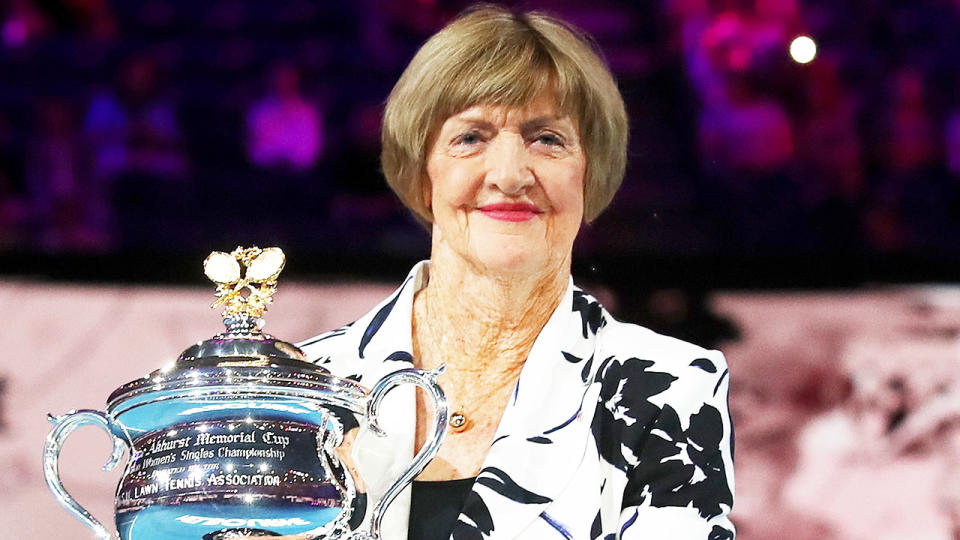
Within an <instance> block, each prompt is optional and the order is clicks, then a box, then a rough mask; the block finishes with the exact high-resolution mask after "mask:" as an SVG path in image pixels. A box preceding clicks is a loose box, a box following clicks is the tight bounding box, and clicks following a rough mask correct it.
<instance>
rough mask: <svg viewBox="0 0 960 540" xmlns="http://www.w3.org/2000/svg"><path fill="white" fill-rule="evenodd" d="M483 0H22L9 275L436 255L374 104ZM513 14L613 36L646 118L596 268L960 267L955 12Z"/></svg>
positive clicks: (884, 273)
mask: <svg viewBox="0 0 960 540" xmlns="http://www.w3.org/2000/svg"><path fill="white" fill-rule="evenodd" d="M467 5H468V3H467V2H459V1H440V0H399V1H393V2H375V1H372V0H365V1H357V2H336V3H330V2H312V1H309V0H278V1H276V2H267V3H264V2H253V1H248V0H217V1H212V2H200V3H198V2H194V1H185V0H145V1H142V2H118V1H110V0H44V1H29V0H8V1H7V2H6V5H5V7H4V8H3V11H2V12H0V73H2V76H0V257H2V260H3V261H4V262H5V263H6V264H5V265H3V266H4V268H0V271H6V272H24V271H28V272H34V273H45V272H48V271H47V270H44V268H47V267H49V266H51V265H50V264H49V263H50V262H51V259H52V261H53V262H57V261H60V260H64V259H63V257H81V258H82V259H84V260H87V259H89V258H90V257H93V258H94V259H96V258H97V257H110V256H112V255H121V256H120V257H116V258H114V259H111V260H116V261H131V260H133V259H131V258H129V257H123V255H130V254H136V253H139V254H142V253H145V252H150V253H163V254H165V255H167V256H170V257H174V258H176V257H179V256H184V255H185V256H187V257H190V258H195V256H196V254H197V253H203V252H206V251H209V250H210V249H212V248H214V247H218V248H223V249H227V248H225V247H224V246H227V247H229V246H233V245H235V244H237V243H253V242H258V243H261V244H270V243H272V244H279V245H283V246H284V247H286V248H287V249H288V250H291V249H292V250H294V251H299V252H301V253H305V254H310V255H311V259H312V260H315V261H316V262H314V263H311V266H310V267H309V268H308V269H307V270H308V271H310V272H315V273H338V272H342V267H343V266H344V261H345V260H348V259H349V260H367V259H370V258H372V259H371V260H379V261H396V262H397V264H396V265H395V266H394V267H395V268H403V267H405V266H406V264H407V263H408V262H409V261H411V260H414V259H417V258H422V257H423V256H425V254H426V253H427V247H428V237H427V235H426V233H425V232H424V231H423V230H422V229H421V228H420V227H419V226H418V225H417V224H416V223H415V222H414V221H413V220H412V219H411V218H410V217H409V216H408V215H407V212H406V211H405V210H404V209H403V208H402V207H401V206H400V205H399V204H398V203H397V202H396V201H395V200H394V198H393V197H392V196H391V195H390V194H389V192H388V191H387V188H386V187H385V184H384V182H383V180H382V177H381V174H380V173H379V165H378V127H379V121H380V114H381V110H382V105H383V102H384V100H385V98H386V95H387V93H388V92H389V89H390V88H391V86H392V84H393V83H394V82H395V81H396V79H397V77H398V76H399V74H400V72H401V71H402V69H403V67H404V66H405V65H406V63H407V62H408V61H409V59H410V58H411V56H412V55H413V53H414V51H415V50H416V48H417V47H418V46H419V44H420V43H422V42H423V41H424V40H425V39H426V38H427V37H428V36H429V35H430V34H431V33H433V32H435V31H436V30H437V29H439V28H440V27H441V26H442V25H443V24H444V23H446V22H447V21H449V20H450V19H451V18H452V17H453V16H455V15H456V14H457V13H458V12H459V11H460V10H462V9H463V8H464V7H466V6H467ZM510 5H515V4H514V3H510ZM516 5H518V6H519V7H522V8H524V9H529V8H542V9H547V10H549V11H551V12H553V13H555V14H557V15H559V16H561V17H563V18H565V19H567V20H569V21H571V22H573V23H575V24H577V25H579V26H580V27H582V28H584V29H585V30H587V31H588V32H590V33H591V34H592V35H593V36H595V37H596V39H597V42H598V44H599V45H600V47H601V49H602V50H603V52H604V54H605V55H606V57H607V59H608V60H609V62H610V64H611V66H612V68H613V70H614V72H615V73H616V76H617V77H618V79H619V81H620V85H621V88H622V91H623V93H624V96H625V97H626V100H627V103H628V107H629V112H630V116H631V121H632V130H631V141H630V165H629V169H628V173H627V178H626V181H625V182H624V185H623V188H622V190H621V192H620V193H619V194H618V197H617V199H616V200H615V203H614V205H613V207H612V208H611V209H610V210H609V211H608V212H607V213H606V214H605V215H603V216H602V217H601V218H600V219H599V220H598V221H597V222H596V223H595V224H594V225H593V226H591V227H587V228H585V230H584V231H583V233H582V234H581V236H580V238H579V240H578V243H577V247H576V250H577V253H578V255H580V257H579V260H580V261H585V262H583V263H581V264H582V268H580V270H582V271H583V272H581V273H584V272H585V273H588V274H590V275H591V277H592V278H593V279H596V280H599V281H617V280H618V279H620V280H621V281H623V279H624V277H623V276H619V278H618V275H617V274H618V272H619V271H618V270H616V269H618V268H621V267H622V266H623V265H621V264H619V261H622V260H627V261H629V262H632V263H634V264H631V265H628V266H632V267H637V266H638V265H642V264H643V263H644V262H649V261H651V260H656V261H660V262H663V261H667V262H668V263H669V262H670V261H674V263H673V264H674V265H675V266H676V267H680V268H685V269H686V270H685V271H684V272H683V273H681V274H679V276H680V277H677V276H678V274H677V273H676V272H674V271H672V270H671V271H669V272H666V271H665V272H662V273H661V274H659V275H660V276H661V277H662V278H663V279H664V280H666V281H670V282H671V283H675V284H680V285H683V284H686V283H689V282H690V281H703V280H706V281H707V282H708V285H711V284H716V283H715V282H716V281H717V278H716V277H715V276H716V274H717V272H720V273H722V274H723V275H724V276H725V278H724V279H720V281H721V283H720V284H723V285H735V286H740V285H746V286H749V285H756V284H762V283H763V282H764V279H767V280H770V279H772V280H773V281H774V282H776V283H788V284H789V283H793V282H795V281H796V280H799V281H800V282H804V281H807V282H811V283H814V284H835V283H837V282H849V281H851V280H852V281H858V280H860V279H862V278H863V276H864V272H866V273H867V275H868V277H870V278H876V279H881V280H889V279H894V280H904V279H906V280H914V279H918V278H919V279H930V278H939V279H943V278H944V277H945V276H948V277H949V276H953V277H954V278H955V273H954V272H955V271H957V270H960V235H958V234H957V231H958V230H960V181H958V180H960V98H958V96H960V92H958V90H960V69H958V65H960V64H958V60H960V37H958V36H960V33H958V32H956V29H957V28H960V2H957V1H955V0H953V1H951V0H918V1H912V2H894V1H892V0H880V1H870V2H830V1H826V0H662V1H658V2H609V1H603V0H601V1H596V2H590V3H589V4H584V3H582V2H572V1H560V2H524V3H522V4H516ZM800 35H809V36H812V37H813V39H814V40H815V42H816V44H817V46H818V54H817V56H816V58H815V59H814V60H813V61H812V62H810V63H807V64H801V63H799V62H797V61H795V60H793V59H792V58H791V56H790V54H789V46H790V43H791V41H792V40H793V39H794V38H795V37H797V36H800ZM318 255H335V256H334V257H323V256H318ZM364 258H367V259H364ZM37 260H39V261H41V262H37V263H35V264H33V263H29V262H25V261H37ZM731 260H732V261H741V262H742V261H750V262H752V263H755V265H759V266H754V265H752V266H754V267H755V268H756V271H753V272H743V271H742V270H740V268H739V267H738V268H731V267H730V265H729V264H724V263H723V262H717V261H726V262H729V261H731ZM676 261H680V262H676ZM907 263H911V264H912V266H909V267H908V266H906V265H907ZM917 263H921V264H917ZM44 265H46V266H44ZM89 266H91V268H90V271H88V272H86V274H85V271H84V270H83V269H82V267H83V265H79V266H78V265H72V268H73V270H71V271H66V270H61V271H60V272H61V275H64V276H66V277H90V276H92V275H95V274H96V273H97V271H101V270H102V266H100V265H96V264H93V265H89ZM347 266H350V265H347ZM359 266H366V265H363V264H361V265H359ZM648 266H655V267H657V268H663V265H662V264H656V265H648ZM825 267H828V268H825ZM384 268H386V267H384ZM611 268H613V269H611ZM690 268H700V269H701V270H695V269H693V270H691V269H690ZM878 268H880V269H881V270H878ZM64 272H65V273H64ZM654 272H655V271H654ZM54 273H56V272H54ZM121 273H122V272H121V271H117V274H118V275H116V276H112V277H122V276H120V275H119V274H121ZM373 273H376V271H374V272H373ZM811 275H814V276H815V277H811ZM711 276H713V277H711ZM763 276H766V277H763ZM770 276H774V277H773V278H771V277H770ZM127 279H137V278H135V277H132V278H131V277H129V276H128V277H127Z"/></svg>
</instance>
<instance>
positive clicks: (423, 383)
mask: <svg viewBox="0 0 960 540" xmlns="http://www.w3.org/2000/svg"><path fill="white" fill-rule="evenodd" d="M285 262H286V259H285V257H284V254H283V252H282V251H281V250H280V249H279V248H267V249H263V250H261V249H259V248H256V247H254V248H246V249H244V248H237V249H236V250H235V251H234V252H233V253H223V252H214V253H211V254H210V256H209V257H207V259H206V260H205V261H204V273H205V274H206V275H207V277H209V278H210V279H211V280H213V281H214V282H215V283H217V300H216V302H214V304H213V307H219V306H224V308H225V310H224V312H223V318H224V324H225V325H226V331H225V332H223V333H220V334H217V335H216V336H214V337H213V338H211V339H208V340H206V341H202V342H200V343H197V344H196V345H193V346H191V347H189V348H188V349H187V350H185V351H184V352H183V353H182V354H181V355H180V357H179V359H177V360H176V361H175V362H173V363H172V364H171V365H169V366H167V367H165V368H162V369H159V370H157V371H154V372H153V373H151V374H149V375H147V376H146V377H143V378H140V379H137V380H135V381H132V382H130V383H127V384H125V385H123V386H121V387H119V388H117V389H116V390H115V391H114V392H113V393H112V394H111V395H110V397H109V399H108V400H107V405H106V409H105V412H101V411H93V410H78V411H72V412H69V413H67V414H64V415H62V416H57V417H53V416H51V417H50V421H51V422H52V423H53V425H54V428H53V430H52V431H51V432H50V434H49V435H48V436H47V440H46V446H45V448H44V453H43V467H44V475H45V477H46V481H47V485H48V486H49V488H50V490H51V491H52V492H53V494H54V496H55V497H56V498H57V500H58V501H59V502H60V504H62V505H63V506H64V507H65V508H66V509H67V510H68V511H70V512H71V513H72V514H73V515H74V516H75V517H76V518H77V519H79V520H80V521H81V522H83V523H84V524H85V525H86V526H87V527H89V528H90V529H92V530H93V531H94V533H95V534H96V538H98V539H100V540H108V539H113V538H117V537H116V536H114V535H113V534H112V533H111V532H110V531H108V530H107V528H106V527H105V526H104V525H103V524H101V523H100V522H99V521H97V520H96V519H95V518H94V517H93V516H92V515H90V513H89V512H87V511H86V510H85V509H84V508H83V507H81V506H80V505H79V504H78V503H77V502H76V501H75V500H74V499H73V497H71V496H70V494H69V493H67V491H66V490H65V489H64V487H63V484H62V483H61V481H60V475H59V469H58V460H59V455H60V449H61V447H62V445H63V442H64V440H65V439H66V438H67V437H68V436H69V435H70V434H71V433H72V432H73V431H74V430H75V429H77V428H78V427H80V426H83V425H95V426H99V427H101V428H102V429H104V430H105V431H106V432H107V433H109V434H110V436H111V438H112V440H113V452H112V455H111V456H110V459H109V460H108V461H107V463H106V465H104V470H110V469H112V468H114V467H115V466H116V465H117V464H118V463H120V461H121V459H122V458H123V454H124V451H125V450H126V451H128V452H129V455H130V459H129V460H128V462H127V465H126V469H125V470H124V474H123V477H122V479H121V481H120V485H119V486H118V487H117V491H116V497H115V506H116V509H115V510H116V511H115V520H116V527H117V531H118V537H119V538H120V539H121V540H172V539H177V540H180V539H183V540H228V539H233V538H248V537H261V536H262V537H269V536H274V537H276V536H283V537H287V536H291V537H295V538H298V539H301V538H302V539H304V540H321V539H322V540H380V533H379V531H380V524H381V521H382V518H383V514H384V511H385V510H386V508H387V506H389V504H390V503H391V502H392V501H393V500H394V498H395V497H396V496H397V494H398V493H399V492H400V491H401V490H402V489H403V488H404V487H405V486H406V485H407V484H409V483H410V482H411V481H412V480H413V478H414V477H416V475H417V474H419V473H420V472H421V471H422V470H423V469H424V467H426V465H427V463H428V462H429V461H430V460H431V459H432V458H433V456H434V455H436V453H437V450H438V449H439V447H440V442H441V441H442V439H443V437H444V435H445V433H446V426H447V416H448V407H447V402H446V398H445V397H444V395H443V391H442V390H441V389H440V387H439V386H438V385H437V383H436V377H437V376H438V375H439V374H440V372H441V371H442V368H441V369H440V370H435V371H423V370H418V369H402V370H400V371H397V372H394V373H392V374H390V375H387V376H386V377H384V378H383V379H381V380H380V381H379V382H378V383H377V384H376V385H374V387H373V388H372V389H370V390H367V389H366V388H363V387H362V386H360V385H359V384H357V383H355V382H353V381H351V380H348V379H343V378H339V377H335V376H333V375H332V374H330V373H329V372H328V371H327V370H325V369H324V368H322V367H320V366H317V365H314V364H312V363H310V362H307V361H306V359H305V357H304V354H303V352H302V351H300V350H299V349H297V348H296V347H295V346H293V345H291V344H290V343H287V342H284V341H280V340H278V339H276V338H274V337H273V336H270V335H268V334H265V333H262V332H261V328H262V326H263V320H262V318H261V317H262V316H263V312H264V311H265V310H266V308H267V306H268V305H269V304H270V303H271V302H272V295H273V293H274V292H275V291H276V283H277V282H276V280H277V277H278V275H279V274H280V271H281V270H282V269H283V266H284V264H285ZM241 265H242V266H243V267H245V272H243V273H242V272H241ZM404 384H414V385H416V386H419V387H421V388H423V389H424V390H425V391H426V393H427V395H428V396H429V397H430V399H431V400H432V402H433V407H434V409H433V410H434V411H435V419H434V420H435V421H434V423H433V425H432V432H431V434H430V436H429V438H428V439H427V441H426V444H424V445H423V447H422V448H421V450H420V451H419V452H418V453H417V455H416V456H414V459H413V461H412V462H411V463H410V465H409V467H408V468H407V469H406V471H404V472H403V473H402V474H401V475H400V476H399V477H398V478H397V479H396V480H395V481H394V482H393V484H392V485H390V487H389V488H387V490H386V491H385V492H384V494H383V495H382V496H381V497H380V499H379V500H378V501H376V502H375V503H374V504H373V505H372V509H371V510H370V512H369V514H367V512H366V510H367V504H366V502H367V501H366V495H365V494H363V493H361V490H360V489H359V486H362V484H361V483H360V482H362V478H359V477H357V478H355V477H354V474H356V473H353V472H352V471H351V469H350V468H349V467H348V466H347V463H349V461H347V459H346V456H347V455H348V454H347V453H346V448H345V447H346V445H345V444H342V443H343V439H344V420H349V421H350V425H354V423H359V424H360V425H361V426H365V427H366V428H367V429H369V430H370V431H372V432H373V433H374V434H376V435H380V436H383V435H384V432H383V431H382V430H381V429H380V427H379V425H378V423H377V418H378V411H379V407H380V404H381V402H382V400H383V398H384V396H385V395H386V394H387V393H388V392H390V391H391V390H392V389H394V388H396V387H397V386H400V385H404Z"/></svg>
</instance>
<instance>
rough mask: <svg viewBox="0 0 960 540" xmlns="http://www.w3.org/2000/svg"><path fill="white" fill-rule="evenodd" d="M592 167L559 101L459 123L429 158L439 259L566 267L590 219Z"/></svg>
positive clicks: (428, 190) (467, 113) (490, 268)
mask: <svg viewBox="0 0 960 540" xmlns="http://www.w3.org/2000/svg"><path fill="white" fill-rule="evenodd" d="M586 164H587V162H586V156H585V155H584V152H583V149H582V148H581V146H580V136H579V132H578V128H577V125H576V123H575V122H574V120H572V119H571V118H570V117H567V116H560V115H559V113H558V112H557V109H556V105H555V100H554V99H553V97H552V96H545V97H543V98H540V99H538V100H536V101H534V102H533V103H531V104H530V105H529V106H527V107H525V108H522V109H506V108H503V107H498V106H494V105H477V106H474V107H470V108H469V109H466V110H464V111H462V112H460V113H458V114H455V115H453V116H451V117H450V118H448V119H447V120H446V121H445V122H444V123H443V125H442V126H441V127H440V130H439V133H438V134H437V136H436V139H435V140H434V142H433V146H432V148H431V150H430V153H429V155H428V157H427V175H428V177H429V182H428V183H426V184H425V187H424V189H425V193H424V200H425V201H426V202H427V205H428V206H429V207H430V208H431V209H432V211H433V243H434V250H436V249H438V248H441V249H445V250H449V251H450V252H452V253H453V254H454V255H455V256H457V257H459V258H460V259H462V260H463V261H464V262H466V263H468V264H470V265H473V266H474V267H475V269H476V270H479V271H486V272H495V273H503V272H519V273H526V274H530V273H535V272H537V271H555V270H559V269H561V268H563V266H559V265H564V264H567V263H568V261H569V258H570V252H571V250H572V248H573V240H574V238H575V237H576V235H577V231H578V230H579V228H580V222H581V220H582V219H583V177H584V173H585V171H586Z"/></svg>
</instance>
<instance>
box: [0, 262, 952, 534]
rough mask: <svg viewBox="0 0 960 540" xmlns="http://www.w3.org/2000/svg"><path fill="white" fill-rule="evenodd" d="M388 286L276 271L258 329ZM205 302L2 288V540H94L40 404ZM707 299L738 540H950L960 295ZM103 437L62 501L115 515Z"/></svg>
mask: <svg viewBox="0 0 960 540" xmlns="http://www.w3.org/2000/svg"><path fill="white" fill-rule="evenodd" d="M392 288H393V286H392V285H379V284H335V285H325V286H319V285H310V284H302V283H281V286H280V292H279V293H278V295H277V301H276V303H275V304H274V306H273V307H272V308H271V309H270V312H269V313H268V317H267V320H268V325H267V328H266V329H267V330H268V331H270V332H271V333H273V334H276V335H277V336H279V337H281V338H284V339H287V340H289V341H296V340H299V339H302V338H306V337H309V336H311V335H313V334H315V333H317V332H319V331H322V330H325V329H329V328H333V327H336V326H339V325H341V324H343V323H345V322H348V321H350V320H353V319H354V318H356V317H357V316H359V315H360V314H362V313H364V312H365V311H366V310H368V309H369V308H370V307H372V306H373V305H374V304H375V303H376V302H377V301H378V300H379V299H381V298H383V297H384V296H385V295H386V294H387V293H388V292H389V291H390V290H392ZM212 299H213V295H212V290H211V289H207V288H183V287H167V288H158V287H142V286H137V287H117V286H75V285H50V284H40V283H31V282H26V281H24V282H14V281H8V282H4V283H0V306H4V308H5V309H4V312H5V314H6V318H5V320H4V322H3V324H2V325H0V343H3V348H4V356H3V359H2V360H0V376H3V377H6V379H7V383H6V392H5V394H4V396H3V398H2V399H3V401H2V402H0V406H2V415H3V416H2V418H3V419H4V420H5V422H6V424H5V426H4V427H3V429H2V431H0V529H2V530H3V531H6V532H5V533H4V536H5V537H11V538H12V537H16V538H29V539H47V538H58V539H61V540H72V539H77V540H81V539H82V540H87V539H89V538H92V535H91V534H90V533H89V532H88V531H87V530H86V529H85V528H83V527H82V526H81V525H80V523H79V522H77V521H75V520H74V519H73V518H72V517H71V516H69V515H68V514H67V512H66V511H65V510H63V509H61V508H60V507H59V506H58V505H57V504H56V502H55V501H54V499H53V497H52V496H51V495H50V494H49V492H48V491H47V488H46V486H45V484H44V481H43V477H42V474H41V467H40V456H41V449H42V445H43V439H44V437H45V436H46V433H47V431H48V429H49V424H48V423H47V422H46V421H45V415H46V413H48V412H52V413H54V414H60V413H63V412H66V411H68V410H70V409H77V408H91V409H101V408H102V407H103V406H104V402H105V400H106V398H107V396H108V395H109V394H110V392H111V391H112V390H113V389H114V388H116V387H117V386H119V385H120V384H122V383H124V382H127V381H129V380H132V379H135V378H137V377H140V376H142V375H144V374H145V373H147V372H149V371H151V370H152V369H154V368H156V367H159V366H161V365H163V364H165V363H167V362H168V361H170V360H171V359H173V358H175V357H176V355H177V354H178V353H179V352H180V351H181V350H183V349H184V348H186V346H187V345H189V344H191V343H193V342H195V341H197V340H200V339H204V338H207V337H209V336H211V335H212V334H214V333H215V332H217V331H218V330H219V329H220V323H219V320H218V317H217V315H216V313H215V312H213V311H212V310H209V309H207V307H206V306H208V305H209V304H210V302H211V301H212ZM712 306H713V309H714V310H715V311H716V312H718V313H720V314H722V315H725V316H727V317H729V318H731V319H732V320H733V321H734V322H735V323H736V324H737V325H738V326H739V327H740V329H741V332H742V334H743V339H742V340H741V341H739V342H737V343H730V344H727V345H725V346H724V347H722V349H723V350H724V352H725V353H726V355H727V358H728V360H729V363H730V365H731V372H732V375H733V378H732V380H733V384H732V389H733V390H732V392H733V393H732V395H731V407H732V409H733V412H734V418H735V422H736V429H737V453H736V465H737V468H736V472H737V486H736V491H737V501H736V505H735V509H734V515H733V517H734V521H735V523H736V524H737V526H738V528H739V531H740V532H739V534H738V538H740V539H741V540H760V539H781V538H791V539H807V538H810V539H812V538H817V539H824V540H830V539H844V540H859V539H868V538H869V539H872V540H876V539H887V538H889V539H898V540H902V539H906V538H911V539H924V540H939V539H943V540H949V539H951V538H952V536H951V512H956V510H957V509H958V508H960V504H957V501H958V500H960V494H958V493H956V492H955V491H951V487H953V488H954V489H956V486H960V476H958V471H960V460H958V455H960V435H958V433H960V429H958V427H960V426H958V424H960V397H958V396H960V388H958V385H960V382H958V376H957V375H955V374H954V372H955V371H956V370H957V369H958V368H960V344H958V339H957V336H958V335H960V289H958V288H949V287H940V288H936V287H899V288H879V289H870V290H862V291H841V292H835V293H802V292H801V293H797V292H790V293H786V292H782V293H776V292H772V293H762V294H761V293H719V294H716V295H714V297H713V298H712ZM109 448H110V446H109V442H108V440H107V437H106V436H105V435H104V434H103V433H101V432H99V431H98V430H95V429H93V428H83V429H81V430H79V431H78V432H77V433H76V434H74V435H73V437H72V438H71V439H70V440H69V441H68V443H67V445H66V448H65V450H64V452H63V455H62V458H61V470H62V472H63V477H64V481H65V484H66V486H67V488H68V489H69V490H70V491H71V492H72V493H73V494H74V496H75V497H76V498H77V499H78V500H79V501H80V502H81V503H82V504H84V505H85V506H87V507H88V508H89V509H90V510H91V511H93V512H94V514H95V515H97V516H99V517H100V518H101V519H103V520H105V521H109V522H112V519H111V516H110V512H111V507H112V495H113V491H114V488H115V486H116V483H117V481H118V479H119V475H120V472H119V471H113V472H109V473H105V472H101V471H100V470H99V467H100V465H102V463H103V462H104V461H105V460H106V458H107V455H108V453H109ZM956 518H957V516H956V515H954V519H956ZM14 531H15V532H16V534H14V535H13V536H8V535H10V534H12V533H13V532H14Z"/></svg>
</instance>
